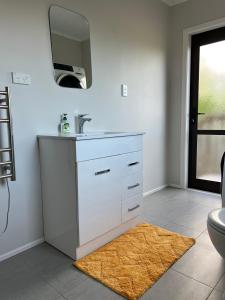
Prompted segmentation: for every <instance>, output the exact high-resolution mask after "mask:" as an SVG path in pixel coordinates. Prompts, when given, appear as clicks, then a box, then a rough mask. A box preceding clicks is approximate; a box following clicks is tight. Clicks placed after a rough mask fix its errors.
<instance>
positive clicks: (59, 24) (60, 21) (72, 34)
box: [50, 6, 89, 41]
mask: <svg viewBox="0 0 225 300" xmlns="http://www.w3.org/2000/svg"><path fill="white" fill-rule="evenodd" d="M50 26H51V32H53V33H56V34H59V35H62V36H64V37H67V38H70V39H73V40H76V41H85V40H87V39H89V24H88V22H87V20H86V19H85V18H84V17H83V16H81V15H79V14H77V13H74V12H72V11H70V10H67V9H64V8H62V7H59V6H52V7H51V9H50Z"/></svg>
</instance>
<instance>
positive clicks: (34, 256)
mask: <svg viewBox="0 0 225 300" xmlns="http://www.w3.org/2000/svg"><path fill="white" fill-rule="evenodd" d="M24 255H25V257H26V265H27V267H29V268H32V269H33V270H34V271H35V272H36V273H40V274H43V273H45V272H47V271H51V270H54V269H55V268H57V267H58V266H60V265H61V266H63V265H68V266H69V265H71V264H72V263H73V260H72V259H71V258H69V257H68V256H66V255H64V254H63V253H62V252H60V251H58V250H57V249H55V248H54V247H51V246H50V245H48V244H47V243H43V244H42V245H40V246H38V247H35V248H33V249H31V250H29V251H27V252H25V253H24Z"/></svg>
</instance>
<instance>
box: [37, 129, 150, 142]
mask: <svg viewBox="0 0 225 300" xmlns="http://www.w3.org/2000/svg"><path fill="white" fill-rule="evenodd" d="M143 134H145V133H144V132H113V131H99V132H85V133H81V134H79V133H77V134H76V133H70V134H64V135H61V134H58V135H56V134H49V135H47V134H43V135H38V138H39V139H42V138H48V139H49V138H51V139H69V140H73V141H79V140H93V139H105V138H114V137H124V136H135V135H143Z"/></svg>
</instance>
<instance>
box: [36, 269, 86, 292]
mask: <svg viewBox="0 0 225 300" xmlns="http://www.w3.org/2000/svg"><path fill="white" fill-rule="evenodd" d="M41 277H42V278H43V279H44V280H45V281H46V282H47V283H49V284H50V285H51V286H53V287H54V288H55V289H56V290H57V291H58V292H59V293H60V294H67V293H69V292H70V291H71V290H73V289H75V288H76V287H77V286H78V285H79V284H81V283H83V282H84V281H85V280H87V279H88V276H87V275H85V274H84V273H82V272H81V271H79V270H78V269H76V268H75V267H74V266H73V265H72V264H71V265H70V266H67V265H66V266H59V267H58V268H56V269H54V270H50V271H47V272H44V273H43V274H41Z"/></svg>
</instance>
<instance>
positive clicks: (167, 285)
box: [141, 269, 211, 300]
mask: <svg viewBox="0 0 225 300" xmlns="http://www.w3.org/2000/svg"><path fill="white" fill-rule="evenodd" d="M210 292H211V288H210V287H208V286H206V285H204V284H201V283H199V282H197V281H195V280H193V279H191V278H188V277H186V276H184V275H182V274H179V273H177V272H175V271H173V270H171V269H170V270H169V271H167V272H166V273H165V274H164V275H163V276H162V278H161V279H160V280H159V281H158V282H157V283H156V284H155V285H154V286H153V287H152V288H151V289H150V290H148V291H147V292H146V293H145V294H144V295H143V296H142V297H141V300H205V299H206V298H207V297H208V295H209V294H210Z"/></svg>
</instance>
